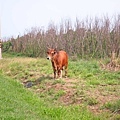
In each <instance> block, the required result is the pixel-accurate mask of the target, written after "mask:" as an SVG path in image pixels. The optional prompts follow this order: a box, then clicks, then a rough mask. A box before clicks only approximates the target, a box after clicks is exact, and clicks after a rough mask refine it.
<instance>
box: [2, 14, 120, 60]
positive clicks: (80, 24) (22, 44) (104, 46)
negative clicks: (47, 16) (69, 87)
mask: <svg viewBox="0 0 120 120" xmlns="http://www.w3.org/2000/svg"><path fill="white" fill-rule="evenodd" d="M5 44H7V45H5ZM47 47H53V48H55V47H57V49H64V50H65V51H66V52H67V53H68V54H69V56H77V57H81V58H106V57H111V53H112V52H115V54H116V57H117V58H118V57H120V15H114V16H113V17H112V18H109V17H108V16H103V17H102V18H98V17H95V18H86V19H85V20H79V19H78V18H76V21H75V22H74V23H72V22H71V21H70V20H66V21H64V22H62V23H60V25H55V24H54V23H51V24H49V26H48V28H47V29H46V30H45V29H43V28H37V27H33V28H31V30H26V31H25V34H24V35H23V36H18V37H17V38H16V39H14V38H11V39H10V40H9V42H8V43H4V45H3V51H13V52H18V53H22V54H25V55H27V56H31V57H38V56H40V57H44V56H46V48H47Z"/></svg>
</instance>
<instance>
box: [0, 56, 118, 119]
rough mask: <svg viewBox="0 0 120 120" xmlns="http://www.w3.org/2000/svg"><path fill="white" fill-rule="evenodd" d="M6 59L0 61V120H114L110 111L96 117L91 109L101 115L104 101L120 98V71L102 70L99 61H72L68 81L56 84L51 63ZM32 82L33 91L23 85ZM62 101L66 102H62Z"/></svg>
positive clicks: (18, 58) (58, 80)
mask: <svg viewBox="0 0 120 120" xmlns="http://www.w3.org/2000/svg"><path fill="white" fill-rule="evenodd" d="M4 56H5V57H4ZM3 58H4V59H2V60H0V88H1V91H0V95H1V96H0V104H1V106H0V119H5V120H7V119H8V120H9V119H10V120H12V119H20V120H22V119H23V120H24V119H25V120H27V119H28V120H30V119H31V120H37V119H38V120H103V119H104V120H109V119H111V116H112V115H113V113H112V111H111V109H108V110H109V112H106V111H104V110H105V109H102V112H101V113H99V116H98V117H96V115H94V112H93V111H92V110H91V109H89V110H88V108H90V107H92V108H94V106H98V109H97V110H98V111H99V110H101V107H102V106H103V103H102V100H104V99H105V103H109V102H110V103H111V102H113V103H114V102H115V101H116V100H117V99H118V98H119V96H120V72H119V71H118V72H110V71H106V70H102V69H101V68H100V65H99V63H98V62H97V60H90V61H86V60H77V61H71V60H69V67H68V78H63V79H57V80H54V79H53V69H52V66H51V62H50V61H48V60H46V59H43V58H28V57H20V56H17V57H16V55H15V56H14V55H12V56H11V55H9V54H3ZM63 73H64V72H63ZM29 81H30V82H32V83H33V84H34V85H33V86H32V87H31V88H29V89H30V90H29V89H27V88H24V85H21V84H20V83H23V82H29ZM61 98H65V101H66V100H67V101H66V102H64V100H62V101H60V100H61ZM3 103H5V104H3ZM97 110H96V111H97ZM97 114H98V113H97ZM112 118H113V117H112ZM117 118H119V116H118V115H114V119H115V120H117Z"/></svg>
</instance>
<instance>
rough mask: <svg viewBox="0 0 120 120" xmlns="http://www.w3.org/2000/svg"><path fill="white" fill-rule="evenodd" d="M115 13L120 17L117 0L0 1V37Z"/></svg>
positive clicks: (119, 6)
mask: <svg viewBox="0 0 120 120" xmlns="http://www.w3.org/2000/svg"><path fill="white" fill-rule="evenodd" d="M115 14H120V0H0V23H1V34H0V36H1V37H2V38H9V37H14V38H15V37H16V36H18V35H23V34H24V33H25V31H26V30H28V29H30V28H32V27H42V28H43V29H44V28H46V27H47V26H48V25H49V23H50V22H53V23H55V24H60V22H61V21H64V20H66V19H70V20H71V21H72V22H74V21H75V20H76V18H78V19H84V18H86V17H87V16H89V17H95V16H96V17H99V16H103V15H108V16H113V15H115Z"/></svg>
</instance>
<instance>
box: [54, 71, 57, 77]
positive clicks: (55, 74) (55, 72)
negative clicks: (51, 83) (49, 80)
mask: <svg viewBox="0 0 120 120" xmlns="http://www.w3.org/2000/svg"><path fill="white" fill-rule="evenodd" d="M56 77H57V70H54V79H55V78H56Z"/></svg>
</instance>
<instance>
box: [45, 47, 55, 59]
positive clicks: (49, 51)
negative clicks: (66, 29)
mask: <svg viewBox="0 0 120 120" xmlns="http://www.w3.org/2000/svg"><path fill="white" fill-rule="evenodd" d="M56 52H57V51H56V49H51V48H48V50H47V59H48V60H51V59H52V57H53V56H54V55H55V53H56Z"/></svg>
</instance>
